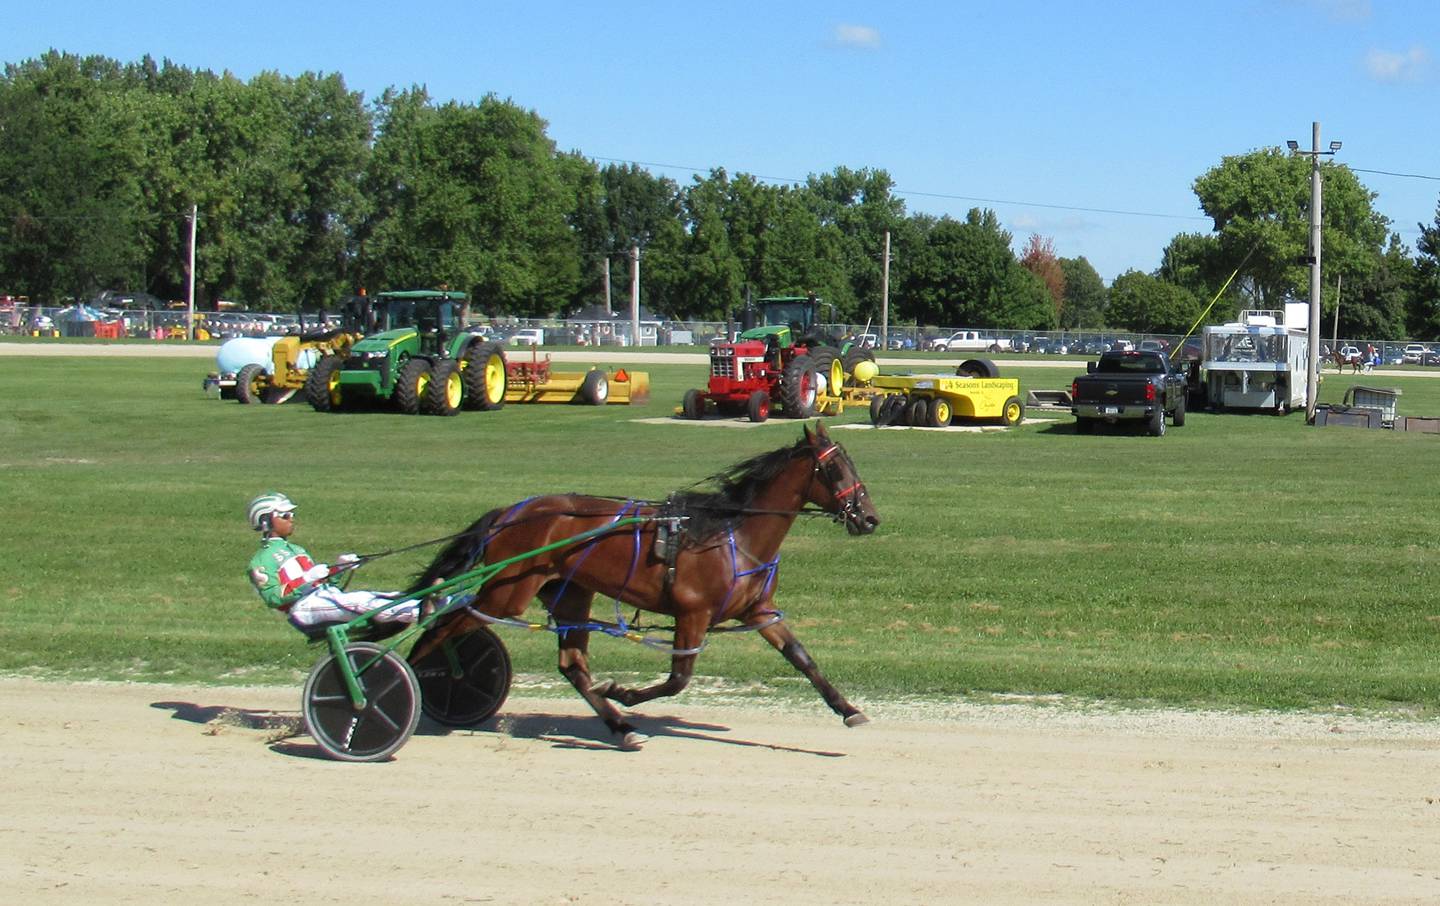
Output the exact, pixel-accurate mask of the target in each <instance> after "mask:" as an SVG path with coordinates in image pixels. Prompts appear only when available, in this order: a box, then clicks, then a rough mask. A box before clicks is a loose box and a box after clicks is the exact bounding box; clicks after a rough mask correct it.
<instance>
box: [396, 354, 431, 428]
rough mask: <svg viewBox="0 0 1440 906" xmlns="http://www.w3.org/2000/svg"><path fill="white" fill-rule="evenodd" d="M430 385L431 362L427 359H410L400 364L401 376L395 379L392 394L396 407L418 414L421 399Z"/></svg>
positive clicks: (405, 411)
mask: <svg viewBox="0 0 1440 906" xmlns="http://www.w3.org/2000/svg"><path fill="white" fill-rule="evenodd" d="M429 386H430V363H429V362H428V361H426V360H425V359H419V358H416V359H409V360H407V361H406V362H405V364H404V365H402V366H400V376H399V377H397V378H396V379H395V391H394V393H393V394H392V397H393V399H394V400H395V407H396V408H397V409H399V410H400V411H401V412H403V413H405V414H406V415H418V414H419V412H420V401H421V400H422V399H424V398H425V391H426V390H427V389H429Z"/></svg>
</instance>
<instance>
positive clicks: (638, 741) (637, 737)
mask: <svg viewBox="0 0 1440 906" xmlns="http://www.w3.org/2000/svg"><path fill="white" fill-rule="evenodd" d="M649 741H650V737H648V736H646V735H645V734H644V733H641V732H639V731H638V730H631V731H630V732H629V733H626V734H625V736H624V737H623V738H622V739H621V740H620V748H622V749H624V750H625V751H627V752H633V751H635V750H637V749H639V748H640V747H641V746H643V745H645V743H647V742H649Z"/></svg>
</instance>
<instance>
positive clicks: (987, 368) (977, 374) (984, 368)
mask: <svg viewBox="0 0 1440 906" xmlns="http://www.w3.org/2000/svg"><path fill="white" fill-rule="evenodd" d="M955 373H956V374H958V375H959V376H961V377H973V378H997V377H999V376H1000V369H999V368H996V367H995V363H994V362H992V361H990V360H989V359H966V360H965V361H963V362H961V363H960V365H959V367H957V368H956V369H955Z"/></svg>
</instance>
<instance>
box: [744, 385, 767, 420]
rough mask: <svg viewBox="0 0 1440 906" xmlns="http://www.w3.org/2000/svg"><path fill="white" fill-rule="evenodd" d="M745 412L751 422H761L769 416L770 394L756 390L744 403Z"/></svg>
mask: <svg viewBox="0 0 1440 906" xmlns="http://www.w3.org/2000/svg"><path fill="white" fill-rule="evenodd" d="M745 414H746V415H748V416H750V420H751V421H752V422H757V423H758V422H763V421H765V419H767V418H769V417H770V394H768V393H766V392H765V391H764V390H756V391H755V392H754V393H752V394H750V399H749V400H747V401H746V403H745Z"/></svg>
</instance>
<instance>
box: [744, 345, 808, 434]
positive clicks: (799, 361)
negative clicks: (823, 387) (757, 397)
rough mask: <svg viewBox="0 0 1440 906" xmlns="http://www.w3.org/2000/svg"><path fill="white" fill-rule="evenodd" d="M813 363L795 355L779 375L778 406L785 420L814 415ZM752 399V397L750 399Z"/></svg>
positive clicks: (802, 356)
mask: <svg viewBox="0 0 1440 906" xmlns="http://www.w3.org/2000/svg"><path fill="white" fill-rule="evenodd" d="M816 377H817V375H816V374H815V363H814V362H812V361H811V360H810V357H809V356H805V355H797V356H796V357H795V358H793V359H791V360H790V364H788V365H786V366H785V370H784V371H783V372H781V375H780V406H781V408H783V409H784V410H785V417H786V418H810V417H812V416H814V415H815V394H816V390H817V389H818V385H819V381H817V380H816ZM752 399H753V397H752Z"/></svg>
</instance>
